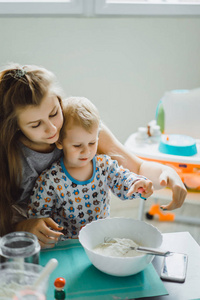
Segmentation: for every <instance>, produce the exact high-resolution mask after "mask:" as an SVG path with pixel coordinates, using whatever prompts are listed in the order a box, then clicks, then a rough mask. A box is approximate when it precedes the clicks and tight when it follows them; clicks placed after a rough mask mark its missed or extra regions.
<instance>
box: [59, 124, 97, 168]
mask: <svg viewBox="0 0 200 300" xmlns="http://www.w3.org/2000/svg"><path fill="white" fill-rule="evenodd" d="M98 130H99V127H98V126H94V127H93V128H92V130H91V132H88V131H86V130H85V129H84V128H83V127H81V126H77V125H74V126H72V127H71V128H70V129H66V131H65V137H64V138H63V140H62V142H61V143H59V145H57V147H58V148H62V149H63V153H64V162H65V165H66V166H68V167H75V168H76V167H82V166H85V165H86V164H88V163H89V162H90V161H91V160H92V159H93V157H94V156H95V154H96V152H97V145H98Z"/></svg>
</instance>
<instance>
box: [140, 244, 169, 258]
mask: <svg viewBox="0 0 200 300" xmlns="http://www.w3.org/2000/svg"><path fill="white" fill-rule="evenodd" d="M135 250H137V251H139V252H144V253H147V254H152V255H159V256H168V255H170V253H171V252H170V251H164V250H159V249H156V248H149V247H148V248H146V247H142V246H139V247H136V248H135Z"/></svg>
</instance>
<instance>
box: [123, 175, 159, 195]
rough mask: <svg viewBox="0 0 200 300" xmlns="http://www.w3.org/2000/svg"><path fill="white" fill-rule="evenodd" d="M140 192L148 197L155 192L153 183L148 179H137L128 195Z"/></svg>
mask: <svg viewBox="0 0 200 300" xmlns="http://www.w3.org/2000/svg"><path fill="white" fill-rule="evenodd" d="M136 192H137V193H140V194H141V197H142V198H145V199H146V198H148V197H150V196H151V195H152V194H153V183H152V182H151V181H150V180H148V179H146V180H145V179H140V180H137V181H136V182H135V183H133V185H132V186H131V188H130V189H129V191H128V193H127V196H128V197H129V196H130V195H132V194H133V193H136Z"/></svg>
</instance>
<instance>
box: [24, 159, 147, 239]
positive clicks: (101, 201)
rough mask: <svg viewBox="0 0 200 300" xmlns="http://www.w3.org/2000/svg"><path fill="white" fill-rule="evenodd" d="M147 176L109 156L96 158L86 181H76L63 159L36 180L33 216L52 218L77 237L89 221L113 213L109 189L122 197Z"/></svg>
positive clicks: (137, 195) (32, 204) (32, 208)
mask: <svg viewBox="0 0 200 300" xmlns="http://www.w3.org/2000/svg"><path fill="white" fill-rule="evenodd" d="M140 178H145V177H143V176H140V175H137V174H134V173H132V172H130V171H129V170H127V169H124V168H123V167H120V166H119V165H118V163H117V161H116V160H112V159H111V158H110V157H109V156H107V155H96V156H95V157H94V158H93V174H92V177H91V178H90V179H89V180H87V181H77V180H75V179H74V178H72V177H71V176H70V174H69V173H68V172H67V170H66V168H65V166H64V163H63V158H61V159H60V160H59V161H57V162H55V163H53V164H52V166H51V167H50V168H49V169H47V170H45V171H44V172H43V173H42V174H41V175H40V176H39V177H38V179H37V181H36V183H35V187H34V189H33V191H32V194H31V197H30V203H29V209H28V215H29V217H30V218H42V217H51V218H52V219H53V220H54V221H55V222H56V223H58V224H59V225H60V226H63V227H64V230H63V233H64V234H65V235H66V236H67V237H68V238H77V237H78V234H79V231H80V229H81V228H82V227H83V226H85V225H86V224H87V223H90V222H92V221H94V220H97V219H102V218H106V217H108V216H109V214H110V191H112V192H113V193H114V194H115V195H116V196H117V197H119V198H120V199H122V200H126V199H133V198H136V197H140V195H139V194H138V193H135V194H132V195H131V196H130V197H127V196H126V194H127V191H128V190H129V188H130V186H131V185H132V184H133V183H134V182H135V181H136V180H138V179H140Z"/></svg>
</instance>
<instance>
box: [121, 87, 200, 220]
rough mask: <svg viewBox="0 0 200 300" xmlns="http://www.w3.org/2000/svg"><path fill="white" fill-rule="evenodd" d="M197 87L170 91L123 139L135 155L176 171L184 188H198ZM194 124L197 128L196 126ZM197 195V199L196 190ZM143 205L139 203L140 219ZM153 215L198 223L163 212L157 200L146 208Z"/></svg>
mask: <svg viewBox="0 0 200 300" xmlns="http://www.w3.org/2000/svg"><path fill="white" fill-rule="evenodd" d="M199 112H200V89H195V90H192V91H185V90H184V91H171V92H168V93H166V94H165V95H164V97H163V98H162V99H161V101H160V102H159V104H158V107H157V111H156V120H153V121H151V122H150V123H149V124H148V126H147V127H140V128H138V131H137V132H136V133H133V134H132V135H131V136H130V137H129V138H128V139H127V141H126V142H125V146H126V147H127V148H128V149H129V150H130V151H132V152H133V153H134V154H135V155H137V156H138V157H140V158H142V159H144V160H147V161H155V162H159V163H162V164H164V165H167V166H170V167H172V168H173V169H175V171H176V172H177V173H178V174H179V176H180V178H181V179H182V181H183V183H184V185H185V187H186V188H187V190H188V192H195V193H199V192H200V139H199V137H200V126H199V123H200V121H199V118H197V116H198V114H199ZM197 128H198V130H197ZM197 195H199V200H200V193H199V194H197ZM143 205H144V203H141V206H140V213H139V214H140V219H141V218H142V213H143ZM154 215H157V216H158V217H159V220H160V221H174V220H175V219H176V220H180V221H186V222H187V221H188V222H189V223H195V224H196V223H198V224H200V219H197V220H195V218H188V220H186V218H183V217H181V216H180V217H178V216H177V217H175V214H173V213H168V212H163V211H162V210H161V209H160V208H159V204H154V205H152V207H151V208H150V210H149V212H148V213H147V214H146V217H147V218H149V219H151V218H153V216H154Z"/></svg>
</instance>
